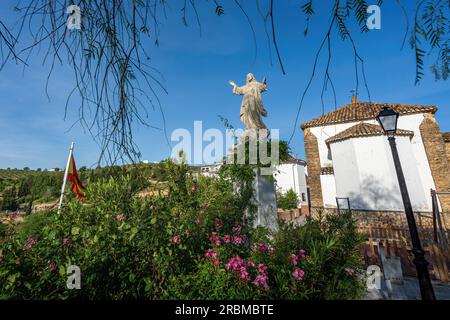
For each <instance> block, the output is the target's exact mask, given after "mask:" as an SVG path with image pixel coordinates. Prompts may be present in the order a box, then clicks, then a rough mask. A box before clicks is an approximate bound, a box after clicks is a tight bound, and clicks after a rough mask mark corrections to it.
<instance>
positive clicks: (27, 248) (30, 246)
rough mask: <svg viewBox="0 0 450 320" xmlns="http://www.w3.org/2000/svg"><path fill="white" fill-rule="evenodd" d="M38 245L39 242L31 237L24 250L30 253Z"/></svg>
mask: <svg viewBox="0 0 450 320" xmlns="http://www.w3.org/2000/svg"><path fill="white" fill-rule="evenodd" d="M36 243H37V240H36V239H35V238H33V237H32V236H29V237H28V239H27V241H26V242H25V244H24V245H23V247H22V249H23V250H24V251H29V250H31V248H33V246H34V245H35V244H36Z"/></svg>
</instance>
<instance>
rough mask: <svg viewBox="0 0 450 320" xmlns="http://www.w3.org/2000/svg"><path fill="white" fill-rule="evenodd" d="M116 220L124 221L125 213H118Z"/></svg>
mask: <svg viewBox="0 0 450 320" xmlns="http://www.w3.org/2000/svg"><path fill="white" fill-rule="evenodd" d="M116 220H117V221H124V220H125V215H124V214H123V213H121V214H118V215H117V216H116Z"/></svg>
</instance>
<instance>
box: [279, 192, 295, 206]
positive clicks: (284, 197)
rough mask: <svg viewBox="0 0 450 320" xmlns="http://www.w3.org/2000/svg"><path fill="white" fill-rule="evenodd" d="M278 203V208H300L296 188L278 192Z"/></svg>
mask: <svg viewBox="0 0 450 320" xmlns="http://www.w3.org/2000/svg"><path fill="white" fill-rule="evenodd" d="M277 204H278V208H281V209H284V210H290V209H295V208H298V198H297V193H295V191H294V190H292V189H289V190H288V191H287V192H286V193H284V194H283V193H281V192H277Z"/></svg>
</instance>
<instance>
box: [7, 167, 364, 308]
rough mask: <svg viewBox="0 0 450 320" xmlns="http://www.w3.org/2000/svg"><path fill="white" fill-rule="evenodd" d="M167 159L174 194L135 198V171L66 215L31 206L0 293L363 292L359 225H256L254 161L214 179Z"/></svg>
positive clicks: (101, 184)
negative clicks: (73, 268) (72, 281)
mask: <svg viewBox="0 0 450 320" xmlns="http://www.w3.org/2000/svg"><path fill="white" fill-rule="evenodd" d="M163 166H164V172H165V174H166V177H167V188H168V190H167V192H166V193H164V194H160V195H154V196H149V197H146V198H141V197H137V196H136V191H134V190H133V187H132V179H131V177H130V176H129V175H127V176H120V177H115V178H110V179H107V180H106V179H100V180H99V181H98V182H97V183H92V184H90V185H89V186H88V189H87V198H86V199H85V201H84V202H83V203H80V202H78V201H77V200H75V199H72V200H70V202H69V203H68V204H67V205H66V206H64V207H63V209H62V211H61V214H59V215H58V214H56V213H55V212H53V213H46V214H42V215H35V214H32V215H30V216H29V217H27V218H26V220H25V223H24V224H23V225H22V226H21V227H20V228H16V229H15V230H14V231H13V232H12V233H8V234H4V235H3V238H2V239H1V241H0V283H2V285H1V286H0V297H2V298H5V299H6V298H8V299H75V298H87V299H163V298H164V299H178V298H181V299H188V298H189V299H257V298H263V299H336V298H338V299H347V298H348V299H350V298H357V297H359V296H360V294H361V292H362V289H361V288H362V281H361V279H359V278H358V277H355V276H354V274H350V273H349V272H348V270H356V269H357V267H358V266H359V263H360V258H361V257H360V255H359V253H358V249H359V244H360V243H361V242H360V238H359V236H358V234H357V233H356V231H355V229H354V227H353V224H352V223H351V222H349V223H346V224H339V222H338V221H337V220H336V218H331V217H328V218H320V219H318V220H313V219H310V220H308V222H307V224H306V225H305V226H303V227H294V226H292V225H285V224H282V225H281V226H280V230H279V231H278V232H276V233H273V234H270V233H269V232H268V230H265V229H264V228H261V227H259V228H257V229H254V228H251V227H249V226H252V219H253V214H254V211H255V207H254V205H252V202H251V201H250V200H251V197H252V195H253V192H252V188H251V186H252V184H251V181H252V179H253V170H252V169H251V168H248V167H246V166H237V165H235V166H233V165H226V166H223V167H222V169H221V171H220V176H219V177H218V178H214V179H210V178H205V177H202V176H199V177H195V176H194V175H192V174H190V173H189V168H188V166H187V165H186V164H185V163H181V164H176V163H174V162H171V161H166V162H165V163H164V165H163ZM236 186H238V188H236ZM47 219H48V220H47ZM302 250H304V251H302ZM293 255H294V256H295V257H293ZM294 260H295V261H294ZM294 262H295V263H294ZM70 265H77V266H79V267H80V270H81V289H80V290H68V289H67V288H66V281H67V277H68V275H67V274H66V270H67V267H68V266H70ZM241 267H245V270H244V269H242V268H241ZM346 269H347V271H346ZM244 271H245V272H244Z"/></svg>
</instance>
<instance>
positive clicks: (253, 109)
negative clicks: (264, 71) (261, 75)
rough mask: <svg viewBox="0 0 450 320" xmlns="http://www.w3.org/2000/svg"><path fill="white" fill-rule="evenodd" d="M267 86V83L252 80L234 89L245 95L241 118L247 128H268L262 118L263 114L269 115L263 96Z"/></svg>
mask: <svg viewBox="0 0 450 320" xmlns="http://www.w3.org/2000/svg"><path fill="white" fill-rule="evenodd" d="M266 88H267V86H266V84H264V83H259V82H257V81H256V80H252V81H250V82H248V83H247V84H246V85H244V86H242V87H235V88H234V89H233V93H235V94H238V95H243V96H244V97H243V98H242V104H241V111H240V118H241V121H242V123H244V125H245V128H246V129H257V130H258V129H267V127H266V126H265V124H264V123H263V122H262V119H261V116H263V117H266V116H267V111H266V110H265V109H264V107H263V103H262V98H261V93H262V92H264V91H266Z"/></svg>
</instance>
